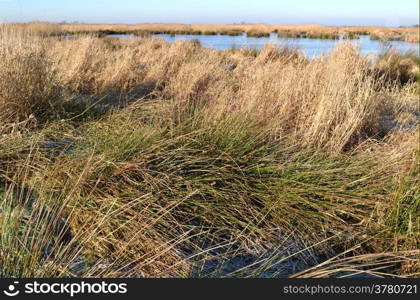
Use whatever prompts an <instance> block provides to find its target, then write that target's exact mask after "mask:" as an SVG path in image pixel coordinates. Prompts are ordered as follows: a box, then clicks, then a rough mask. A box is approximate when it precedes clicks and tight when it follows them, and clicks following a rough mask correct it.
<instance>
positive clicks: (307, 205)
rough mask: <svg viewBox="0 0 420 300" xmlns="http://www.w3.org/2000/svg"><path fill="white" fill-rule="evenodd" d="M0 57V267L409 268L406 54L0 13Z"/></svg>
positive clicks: (150, 270) (410, 148)
mask: <svg viewBox="0 0 420 300" xmlns="http://www.w3.org/2000/svg"><path fill="white" fill-rule="evenodd" d="M63 26H64V25H63ZM92 26H94V25H92ZM98 26H99V25H98ZM148 26H152V25H148ZM155 26H158V25H155ZM249 26H251V25H249ZM253 26H254V25H253ZM65 28H68V29H66V30H70V29H69V28H72V29H71V30H76V28H77V27H75V26H74V27H73V25H65ZM98 28H99V27H98ZM149 28H150V27H149ZM208 29H209V28H208ZM227 29H232V28H227ZM249 29H250V28H249ZM77 30H83V28H81V27H79V28H78V29H77ZM98 30H99V29H98ZM101 30H102V29H101ZM212 30H216V29H215V28H212ZM217 30H218V29H217ZM12 50H13V51H12ZM0 57H1V59H0V79H1V89H0V199H1V200H2V201H0V207H1V215H0V230H1V231H0V232H1V237H2V238H1V239H0V247H1V249H2V251H1V252H0V268H1V273H2V275H3V276H9V277H44V276H46V277H55V276H57V277H58V276H80V277H88V276H103V277H191V276H217V277H220V276H240V277H258V276H292V275H294V276H298V277H305V276H311V277H322V276H340V275H342V272H344V271H346V272H350V273H359V272H362V273H368V274H371V275H375V276H418V274H419V273H418V272H419V267H420V265H419V261H418V255H419V241H420V236H419V234H420V215H419V211H420V210H419V205H420V195H419V190H420V189H419V181H418V178H419V177H418V175H419V167H418V166H419V165H418V155H419V147H418V145H419V143H418V142H419V136H418V128H419V127H418V111H419V108H418V90H419V88H418V85H419V83H418V81H417V82H416V80H418V78H419V69H418V65H417V64H418V60H416V59H417V58H416V57H415V56H412V55H411V56H410V55H406V56H402V55H400V54H397V53H392V52H390V53H386V54H383V55H382V56H381V57H380V58H378V59H377V60H375V61H373V62H372V61H371V60H369V59H368V58H367V57H363V56H360V55H359V53H358V51H357V49H355V48H354V46H353V45H352V44H351V43H341V44H339V45H338V46H337V47H336V48H335V49H334V51H333V52H332V53H331V54H330V55H328V56H324V57H320V58H315V59H311V60H309V59H307V58H306V57H305V56H304V55H302V54H301V53H300V52H299V50H296V49H289V48H288V47H286V46H284V47H281V48H276V47H274V46H272V45H267V46H266V47H265V48H264V49H263V50H261V51H250V50H244V49H239V50H237V49H232V50H227V51H216V50H212V49H205V48H202V47H201V46H200V45H198V44H197V43H192V42H186V41H178V42H175V43H174V44H168V43H166V42H165V41H164V40H162V39H154V38H132V39H127V40H118V39H100V38H97V37H94V36H89V35H88V36H80V37H75V38H72V39H61V38H59V37H51V36H43V37H40V36H39V35H38V34H35V33H32V32H27V31H26V30H20V29H19V30H17V29H16V27H14V26H4V27H2V28H1V29H0ZM416 66H417V67H416ZM244 256H246V257H252V258H253V260H252V263H251V264H249V263H248V264H245V265H244V264H242V265H240V266H239V267H238V266H237V265H234V264H233V263H232V260H235V259H237V258H238V257H244ZM396 257H397V258H398V259H395V258H396ZM324 258H327V260H326V261H325V259H324ZM323 259H324V261H323ZM209 261H210V262H213V263H212V264H211V265H215V266H216V267H214V268H211V267H209V265H208V262H209ZM226 265H227V266H226ZM296 266H298V267H297V269H295V267H296ZM297 271H301V272H300V273H298V272H297Z"/></svg>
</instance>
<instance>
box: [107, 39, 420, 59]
mask: <svg viewBox="0 0 420 300" xmlns="http://www.w3.org/2000/svg"><path fill="white" fill-rule="evenodd" d="M108 36H109V37H119V38H129V37H133V35H123V34H119V35H108ZM153 37H158V38H163V39H165V40H166V41H167V42H169V43H173V42H175V41H176V40H189V41H190V40H198V41H200V43H201V45H202V46H203V47H206V48H215V49H218V50H227V49H231V48H233V47H236V48H249V49H261V48H263V47H264V45H266V44H267V43H269V42H270V43H272V44H274V45H288V46H290V47H292V48H294V47H296V48H298V49H301V50H302V51H303V52H304V53H305V54H306V56H307V57H309V58H311V57H317V56H320V55H321V54H328V53H329V52H330V51H331V50H332V49H333V48H334V46H335V45H336V44H337V43H340V42H342V41H343V39H342V38H340V40H329V39H308V38H293V39H287V38H281V37H278V35H277V34H275V33H272V34H270V36H269V37H259V38H257V37H248V36H246V34H243V35H239V36H229V35H220V34H218V35H183V34H179V35H170V34H155V35H153ZM351 41H352V43H356V44H358V45H359V46H360V53H361V54H362V55H366V54H369V53H372V54H378V53H380V52H381V51H382V50H383V49H384V47H388V45H389V46H391V47H392V48H394V49H396V50H398V51H400V52H402V53H404V52H408V51H411V52H414V53H416V54H417V55H419V51H420V50H419V49H420V48H419V43H408V42H404V41H392V42H387V43H383V42H381V41H377V40H371V39H370V36H368V35H362V36H360V39H356V40H351Z"/></svg>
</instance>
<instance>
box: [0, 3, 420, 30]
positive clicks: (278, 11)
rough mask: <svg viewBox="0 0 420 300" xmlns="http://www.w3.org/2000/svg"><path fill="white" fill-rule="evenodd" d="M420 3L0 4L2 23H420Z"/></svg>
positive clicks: (0, 19)
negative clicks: (34, 21) (35, 21)
mask: <svg viewBox="0 0 420 300" xmlns="http://www.w3.org/2000/svg"><path fill="white" fill-rule="evenodd" d="M418 19H419V1H418V0H397V1H396V0H346V1H342V0H317V1H314V0H288V1H283V0H236V1H233V0H211V1H202V0H201V1H199V0H152V1H151V0H147V1H146V0H137V1H136V0H71V1H63V0H61V1H57V0H0V22H26V21H33V20H39V21H53V22H60V21H67V22H73V21H79V22H86V23H127V24H132V23H150V22H159V23H186V24H203V23H206V24H213V23H226V24H230V23H234V22H237V23H239V22H247V23H266V24H325V25H385V26H400V25H413V24H418V23H419V21H418Z"/></svg>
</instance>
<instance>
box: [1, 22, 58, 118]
mask: <svg viewBox="0 0 420 300" xmlns="http://www.w3.org/2000/svg"><path fill="white" fill-rule="evenodd" d="M0 81H1V82H2V85H1V89H0V119H1V121H2V122H4V121H6V122H10V121H22V120H24V119H26V118H28V117H29V116H30V115H32V114H33V115H36V116H37V117H40V118H42V117H43V116H44V115H45V114H48V113H50V112H51V110H52V109H53V108H54V106H55V105H56V102H58V100H59V97H60V96H59V90H58V85H57V80H56V74H55V72H54V70H53V68H52V66H51V61H50V59H49V58H48V57H47V54H46V49H45V45H44V42H43V41H42V40H40V38H39V37H34V36H32V35H30V34H29V33H25V32H19V31H16V30H14V29H13V28H12V29H10V28H7V27H4V26H2V27H0Z"/></svg>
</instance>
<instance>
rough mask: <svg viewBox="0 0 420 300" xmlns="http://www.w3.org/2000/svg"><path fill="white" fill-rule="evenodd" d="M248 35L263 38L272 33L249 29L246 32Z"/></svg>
mask: <svg viewBox="0 0 420 300" xmlns="http://www.w3.org/2000/svg"><path fill="white" fill-rule="evenodd" d="M246 36H247V37H255V38H262V37H270V33H268V32H257V31H248V32H247V33H246Z"/></svg>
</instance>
